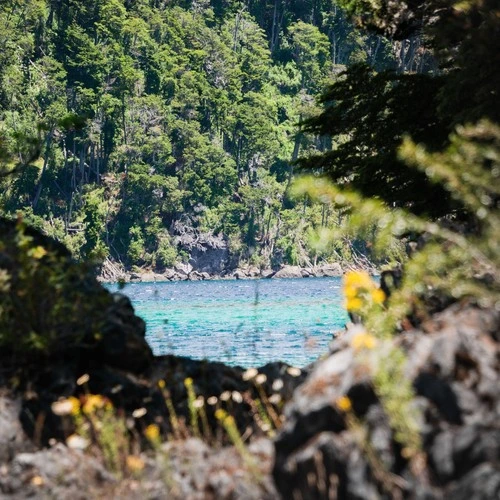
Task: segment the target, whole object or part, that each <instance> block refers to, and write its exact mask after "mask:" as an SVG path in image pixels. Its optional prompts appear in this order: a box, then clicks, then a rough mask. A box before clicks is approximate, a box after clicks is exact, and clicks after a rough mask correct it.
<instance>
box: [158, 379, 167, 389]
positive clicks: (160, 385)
mask: <svg viewBox="0 0 500 500" xmlns="http://www.w3.org/2000/svg"><path fill="white" fill-rule="evenodd" d="M165 386H166V384H165V381H164V380H158V387H159V388H160V389H165Z"/></svg>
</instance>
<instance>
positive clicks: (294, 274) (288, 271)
mask: <svg viewBox="0 0 500 500" xmlns="http://www.w3.org/2000/svg"><path fill="white" fill-rule="evenodd" d="M302 277H303V275H302V268H301V267H300V266H284V267H282V268H281V269H280V270H279V271H277V272H276V273H275V274H274V275H273V278H302Z"/></svg>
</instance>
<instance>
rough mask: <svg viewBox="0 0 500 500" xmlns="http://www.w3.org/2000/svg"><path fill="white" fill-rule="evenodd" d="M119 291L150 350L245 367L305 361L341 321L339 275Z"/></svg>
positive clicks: (149, 286) (323, 349)
mask: <svg viewBox="0 0 500 500" xmlns="http://www.w3.org/2000/svg"><path fill="white" fill-rule="evenodd" d="M110 288H111V289H112V290H113V291H115V290H117V287H116V286H115V285H112V286H110ZM122 292H123V293H125V294H126V295H128V296H129V297H130V299H131V300H132V303H133V305H134V307H135V310H136V313H137V314H138V315H139V316H141V317H142V318H143V319H144V320H145V321H146V325H147V334H146V335H147V340H148V342H149V344H150V346H151V348H152V349H153V351H154V353H155V354H156V355H162V354H176V355H179V356H190V357H192V358H197V359H204V358H206V359H209V360H212V361H222V362H224V363H227V364H231V365H240V366H245V367H248V366H259V365H263V364H265V363H267V362H269V361H286V362H287V363H290V364H291V365H295V366H305V365H307V364H309V363H310V362H312V361H313V360H315V359H316V358H317V357H318V356H320V355H321V354H324V353H326V352H327V350H328V344H329V342H330V341H331V339H332V335H333V333H334V332H336V331H338V330H339V329H341V328H342V327H343V326H344V324H345V323H346V321H347V314H346V312H345V311H344V309H343V308H342V301H343V299H342V296H341V279H340V278H307V279H276V280H254V281H243V280H221V281H194V282H190V281H181V282H165V283H133V284H128V285H127V286H126V287H125V288H124V290H123V291H122Z"/></svg>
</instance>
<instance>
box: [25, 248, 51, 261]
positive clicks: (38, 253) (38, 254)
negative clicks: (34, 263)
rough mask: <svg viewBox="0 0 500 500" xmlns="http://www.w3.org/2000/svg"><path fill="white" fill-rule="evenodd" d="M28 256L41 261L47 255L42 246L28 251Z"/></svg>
mask: <svg viewBox="0 0 500 500" xmlns="http://www.w3.org/2000/svg"><path fill="white" fill-rule="evenodd" d="M28 255H29V256H30V257H33V258H34V259H41V258H42V257H45V256H46V255H47V250H45V248H43V247H42V246H37V247H35V248H32V249H31V250H29V251H28Z"/></svg>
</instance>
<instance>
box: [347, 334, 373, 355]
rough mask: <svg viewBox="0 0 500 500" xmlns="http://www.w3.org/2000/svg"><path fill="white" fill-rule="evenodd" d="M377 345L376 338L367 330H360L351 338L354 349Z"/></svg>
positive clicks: (369, 347)
mask: <svg viewBox="0 0 500 500" xmlns="http://www.w3.org/2000/svg"><path fill="white" fill-rule="evenodd" d="M376 345H377V339H376V338H375V337H374V336H373V335H372V334H371V333H368V332H361V333H358V334H357V335H355V336H354V337H353V339H352V347H353V348H354V350H356V351H359V350H361V349H373V348H374V347H375V346H376Z"/></svg>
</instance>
